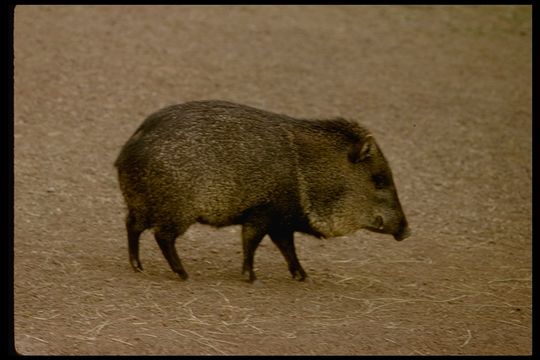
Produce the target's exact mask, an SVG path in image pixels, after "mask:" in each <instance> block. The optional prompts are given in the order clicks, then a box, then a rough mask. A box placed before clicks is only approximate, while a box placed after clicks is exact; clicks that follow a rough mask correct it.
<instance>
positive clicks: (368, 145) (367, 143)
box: [349, 135, 374, 164]
mask: <svg viewBox="0 0 540 360" xmlns="http://www.w3.org/2000/svg"><path fill="white" fill-rule="evenodd" d="M373 147H374V143H373V137H372V136H371V135H367V136H366V137H364V138H363V139H362V140H361V141H359V142H357V143H356V144H354V145H353V148H352V150H351V152H350V153H349V160H350V161H351V162H353V163H355V164H356V163H359V162H361V161H364V160H366V159H368V158H369V157H371V151H372V149H373Z"/></svg>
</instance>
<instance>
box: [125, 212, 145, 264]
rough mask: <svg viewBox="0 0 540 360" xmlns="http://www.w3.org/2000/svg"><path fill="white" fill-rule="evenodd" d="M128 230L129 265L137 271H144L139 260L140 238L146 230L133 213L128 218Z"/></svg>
mask: <svg viewBox="0 0 540 360" xmlns="http://www.w3.org/2000/svg"><path fill="white" fill-rule="evenodd" d="M126 229H127V235H128V248H129V263H130V264H131V266H132V267H133V269H134V270H135V271H142V270H143V267H142V265H141V260H140V259H139V238H140V236H141V233H142V232H143V231H144V230H145V226H144V224H143V223H142V222H140V221H137V218H136V216H135V215H134V214H133V212H130V213H129V214H128V216H127V218H126Z"/></svg>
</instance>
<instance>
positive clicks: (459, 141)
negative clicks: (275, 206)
mask: <svg viewBox="0 0 540 360" xmlns="http://www.w3.org/2000/svg"><path fill="white" fill-rule="evenodd" d="M531 23H532V19H531V7H530V6H307V7H300V6H287V7H280V6H204V7H203V6H176V7H164V6H160V7H158V6H114V7H107V6H17V7H16V8H15V19H14V55H15V64H14V66H15V89H14V91H15V92H14V95H15V117H14V175H15V179H14V216H15V218H14V236H15V237H14V337H15V338H14V340H15V347H16V350H17V351H18V352H20V353H22V354H359V355H366V354H531V352H532V339H531V337H532V335H531V327H532V324H531V312H532V300H531V289H532V281H531V276H532V264H531V261H532V260H531V254H532V251H531V207H532V201H531V191H532V185H531V151H532V148H531V143H532V134H531V104H532V97H531V96H532V94H531V93H532V91H531V87H532V79H531V76H532V62H531V56H532V54H531V51H532V50H531V49H532V41H531V26H532V25H531ZM199 99H223V100H230V101H235V102H240V103H243V104H247V105H251V106H255V107H260V108H263V109H266V110H269V111H274V112H278V113H285V114H288V115H291V116H297V117H308V118H309V117H311V118H325V117H334V116H343V117H347V118H351V119H356V120H358V121H359V122H360V123H362V124H363V125H365V126H366V127H367V128H369V129H370V130H371V131H372V132H373V133H374V134H375V136H376V138H377V141H378V142H379V144H380V145H381V147H382V149H383V151H384V152H385V155H386V157H387V158H388V159H389V162H390V164H391V166H392V169H393V172H394V177H395V182H396V186H397V188H398V192H399V195H400V199H401V203H402V205H403V207H404V210H405V212H406V214H407V217H408V220H409V222H410V224H411V228H412V230H413V236H411V237H410V238H408V239H406V240H405V241H403V242H399V243H398V242H396V241H394V240H393V238H392V237H391V236H387V235H380V234H374V233H369V232H367V231H359V232H357V233H354V234H351V235H349V236H344V237H341V238H336V239H329V240H317V239H314V238H311V237H309V236H304V235H299V234H298V235H297V241H296V243H297V250H298V255H299V258H300V260H301V262H302V264H303V265H304V268H306V271H308V274H309V275H310V277H311V282H308V283H299V282H297V281H295V280H292V279H291V278H290V275H289V273H288V271H287V266H286V263H285V261H284V259H283V257H282V256H281V254H280V253H279V251H278V250H277V248H275V246H274V245H273V244H272V243H271V242H270V241H269V240H268V239H265V240H263V242H262V244H261V247H260V248H259V249H258V252H257V256H256V259H255V260H256V268H257V269H258V270H257V271H258V275H259V278H260V279H261V281H262V282H263V286H261V287H253V286H251V285H250V284H248V283H246V282H244V281H243V280H242V279H243V278H242V277H241V275H240V269H241V261H242V260H241V259H242V255H241V243H240V233H239V227H228V228H222V229H214V228H211V227H206V226H202V225H196V226H193V227H192V228H190V230H189V231H188V233H187V234H186V235H185V236H183V237H182V238H180V239H179V241H178V242H177V249H178V251H179V253H180V256H181V257H182V258H183V260H184V265H185V266H186V270H187V271H188V273H189V274H190V276H191V277H190V279H189V280H188V281H187V282H182V281H180V279H179V278H178V277H177V276H176V275H175V274H174V273H173V272H172V271H171V270H170V269H169V267H168V265H167V264H166V262H165V259H164V258H163V256H162V255H161V253H160V251H159V248H158V246H157V244H156V242H155V241H154V240H153V237H152V234H151V233H150V232H147V233H145V234H144V235H143V237H142V239H141V260H142V262H143V265H144V267H145V272H144V273H135V272H134V271H133V270H132V269H131V267H130V265H129V263H128V257H127V241H126V234H125V229H124V216H125V206H124V203H123V199H122V197H121V194H120V191H119V188H118V184H117V179H116V172H115V169H114V167H113V162H114V160H115V158H116V156H117V154H118V152H119V150H120V148H121V146H122V145H123V144H124V142H125V141H126V140H127V139H128V137H129V136H130V135H131V134H132V132H133V131H134V130H135V128H136V127H137V126H138V125H139V124H140V123H141V122H142V120H143V119H144V117H145V116H147V115H148V114H150V113H151V112H153V111H155V110H157V109H158V108H160V107H163V106H165V105H170V104H173V103H180V102H184V101H188V100H199Z"/></svg>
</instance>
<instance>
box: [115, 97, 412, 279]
mask: <svg viewBox="0 0 540 360" xmlns="http://www.w3.org/2000/svg"><path fill="white" fill-rule="evenodd" d="M115 165H116V167H117V169H118V177H119V182H120V188H121V190H122V193H123V195H124V198H125V200H126V204H127V207H128V215H127V219H126V227H127V232H128V243H129V254H130V261H131V264H132V266H133V267H134V268H135V269H136V270H142V266H141V263H140V260H139V255H138V242H139V236H140V234H141V232H142V231H144V230H145V229H150V228H153V229H154V231H155V237H156V240H157V242H158V244H159V246H160V248H161V250H162V251H163V254H164V256H165V258H166V259H167V260H168V262H169V264H170V266H171V268H172V269H173V271H175V272H177V273H178V274H179V275H180V276H181V277H182V278H187V273H186V272H185V270H184V268H183V266H182V264H181V261H180V259H179V257H178V255H177V253H176V250H175V248H174V243H175V240H176V238H177V237H178V236H179V235H181V234H182V233H184V232H185V231H186V230H187V228H188V227H189V226H190V225H191V224H193V223H195V222H199V223H203V224H209V225H213V226H216V227H221V226H227V225H232V224H242V225H243V231H242V238H243V250H244V265H243V271H244V272H247V273H248V274H249V280H250V281H253V280H255V278H256V277H255V273H254V272H253V257H254V253H255V250H256V248H257V246H258V244H259V242H260V241H261V240H262V238H263V237H264V236H265V235H266V234H268V235H270V238H271V239H272V241H273V242H274V243H275V244H276V245H277V246H278V248H279V249H280V250H281V252H282V253H283V255H284V256H285V259H286V260H287V262H288V265H289V270H290V272H291V274H292V275H293V277H296V276H298V277H299V278H300V279H304V278H305V277H306V273H305V271H304V270H303V269H302V267H301V265H300V263H299V261H298V259H297V257H296V252H295V250H294V240H293V239H294V238H293V233H294V232H295V231H300V232H304V233H307V234H311V235H314V236H317V237H332V236H338V235H343V234H347V233H350V232H353V231H355V230H358V229H361V228H365V229H368V230H372V231H377V232H383V233H390V234H393V235H394V237H395V238H396V239H398V240H401V239H403V238H405V237H406V236H407V235H408V233H409V230H408V226H407V221H406V220H405V216H404V214H403V212H402V209H401V205H400V203H399V200H398V197H397V192H396V190H395V187H394V184H393V179H392V174H391V171H390V168H389V167H388V164H387V161H386V159H385V158H384V156H383V154H382V152H381V151H380V149H379V147H378V146H377V144H376V143H375V141H374V139H373V137H372V136H371V135H370V134H369V132H368V131H367V130H366V129H364V128H363V127H361V126H360V125H358V124H357V123H355V122H351V121H347V120H344V119H340V118H337V119H331V120H304V119H295V118H291V117H289V116H285V115H280V114H274V113H270V112H267V111H263V110H259V109H255V108H252V107H248V106H244V105H239V104H234V103H230V102H225V101H196V102H188V103H184V104H180V105H174V106H170V107H167V108H164V109H162V110H160V111H158V112H156V113H154V114H152V115H150V116H149V117H148V118H147V119H146V120H145V121H144V122H143V124H142V125H141V126H140V127H139V128H138V129H137V131H135V133H134V134H133V135H132V137H131V138H130V139H129V140H128V142H127V143H126V144H125V145H124V147H123V149H122V151H121V153H120V155H119V157H118V159H117V160H116V162H115Z"/></svg>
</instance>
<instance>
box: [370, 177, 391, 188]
mask: <svg viewBox="0 0 540 360" xmlns="http://www.w3.org/2000/svg"><path fill="white" fill-rule="evenodd" d="M371 180H372V181H373V184H375V188H376V189H384V188H385V187H387V186H388V185H389V184H388V178H387V177H386V176H385V175H383V174H377V175H373V176H371Z"/></svg>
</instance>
